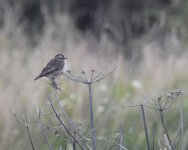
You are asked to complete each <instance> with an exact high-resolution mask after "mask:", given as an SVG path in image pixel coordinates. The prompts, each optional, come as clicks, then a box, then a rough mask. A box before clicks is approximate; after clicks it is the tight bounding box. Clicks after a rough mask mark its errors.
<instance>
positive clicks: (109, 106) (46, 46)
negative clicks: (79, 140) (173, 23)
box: [0, 11, 188, 150]
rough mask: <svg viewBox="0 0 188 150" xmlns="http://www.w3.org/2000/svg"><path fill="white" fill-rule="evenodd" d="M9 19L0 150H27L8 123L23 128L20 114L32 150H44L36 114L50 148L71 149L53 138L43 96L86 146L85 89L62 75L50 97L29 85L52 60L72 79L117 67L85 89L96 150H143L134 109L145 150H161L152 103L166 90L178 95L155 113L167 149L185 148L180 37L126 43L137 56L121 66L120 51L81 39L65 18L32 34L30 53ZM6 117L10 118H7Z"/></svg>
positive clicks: (0, 51)
mask: <svg viewBox="0 0 188 150" xmlns="http://www.w3.org/2000/svg"><path fill="white" fill-rule="evenodd" d="M14 15H15V14H14V13H12V12H11V11H8V12H7V13H6V17H5V22H4V25H3V27H2V28H1V29H0V110H1V114H0V133H1V135H0V149H2V150H17V149H27V150H29V149H32V147H31V144H30V141H29V137H28V133H27V131H28V130H26V127H25V126H24V125H22V124H21V123H20V122H19V121H17V120H16V118H17V119H20V120H23V121H25V118H24V114H27V116H28V120H29V124H31V125H30V126H29V127H30V131H31V137H32V141H33V142H34V146H35V147H36V149H40V150H46V149H49V148H48V145H47V143H46V142H45V138H44V137H43V133H42V130H41V126H40V121H39V118H38V113H37V108H40V110H41V112H43V113H44V114H42V126H43V127H44V128H45V130H46V134H47V136H48V140H49V143H50V144H52V146H53V149H60V146H61V145H62V146H63V148H64V147H65V145H66V143H68V144H67V149H68V150H71V149H73V146H72V145H73V144H71V142H70V139H71V138H70V137H69V136H66V134H65V133H64V132H62V131H61V128H60V127H59V121H57V118H56V117H55V115H54V112H53V110H52V108H51V106H50V105H49V95H50V96H51V99H52V101H54V102H55V104H54V106H55V107H56V108H57V110H58V111H60V108H59V106H60V105H59V104H58V103H57V102H56V101H55V100H56V99H59V101H60V104H61V106H63V108H64V110H65V112H66V113H67V115H68V116H69V119H71V120H72V121H73V122H74V123H75V124H76V128H78V129H79V133H80V134H82V135H88V136H86V137H85V140H86V141H87V143H89V145H90V147H92V141H91V134H89V133H90V132H91V131H90V107H89V104H90V103H89V95H88V87H87V85H84V84H80V83H76V82H74V81H72V80H70V79H68V78H67V77H65V76H62V77H61V78H60V79H59V80H58V82H59V84H60V87H61V89H62V90H61V91H60V92H58V93H57V95H58V98H56V97H54V90H53V89H52V88H51V87H50V85H49V84H48V83H49V81H48V80H45V79H41V80H37V81H34V80H33V79H34V78H35V77H36V76H37V75H38V74H39V72H40V71H41V69H42V68H43V67H44V65H46V63H47V62H48V61H49V60H50V59H51V58H52V57H54V55H55V54H57V53H63V54H64V55H65V56H66V57H68V70H71V71H72V72H74V73H76V74H81V72H82V71H85V72H86V74H91V70H92V69H94V70H95V71H96V72H102V73H104V74H106V73H108V72H110V71H111V70H113V69H114V68H115V67H116V66H118V67H117V69H116V70H115V71H114V72H113V73H112V74H111V75H109V76H108V78H106V79H104V80H102V81H100V82H97V83H95V84H93V85H92V94H93V113H94V121H95V122H94V123H95V131H96V141H97V149H99V150H102V149H110V147H111V146H113V144H119V145H121V146H122V147H118V145H116V146H115V147H113V148H112V149H117V148H118V149H120V150H122V149H125V148H126V149H129V150H142V149H147V144H146V137H145V130H144V123H143V121H144V120H143V118H142V113H143V111H141V107H140V105H143V106H144V110H145V117H146V123H147V130H148V136H149V144H150V148H151V149H160V148H161V149H164V148H165V147H166V148H167V149H169V147H168V146H169V141H168V139H167V137H166V135H165V134H164V129H163V126H162V125H163V124H162V123H161V120H160V119H161V118H160V110H159V107H158V106H156V104H155V102H154V100H157V99H158V98H159V97H160V96H161V95H162V96H163V98H164V99H163V100H165V99H166V97H168V96H169V95H168V94H167V93H171V92H173V91H182V94H181V95H180V96H178V98H177V100H176V97H175V98H174V97H173V95H170V96H172V97H173V98H172V97H171V98H170V99H169V100H170V102H169V101H168V102H167V104H169V105H170V107H169V108H168V109H167V110H164V111H163V113H164V114H163V116H164V121H165V126H166V128H167V130H168V133H169V136H170V139H171V140H172V142H173V141H174V140H175V139H177V140H176V142H175V145H174V146H176V147H175V148H174V149H177V150H178V149H179V150H180V149H182V150H186V149H188V142H187V141H188V138H187V137H188V130H187V124H188V123H187V117H188V116H187V113H188V111H187V110H188V102H187V101H188V91H187V87H188V86H187V85H188V79H187V77H188V70H187V68H186V67H187V66H188V59H187V58H188V46H187V44H186V43H187V39H186V37H184V38H180V37H178V35H177V33H176V32H170V33H168V34H167V35H166V36H165V37H163V39H160V37H158V36H157V34H156V33H155V32H156V30H155V29H153V30H151V31H149V32H148V33H147V34H145V35H143V36H142V37H140V38H139V39H136V40H133V41H132V43H131V46H132V51H136V52H138V54H137V53H134V56H133V57H132V58H131V59H125V57H124V56H123V53H122V52H121V51H118V50H117V49H121V48H120V47H121V46H122V45H118V44H117V43H115V42H113V41H111V39H109V38H108V37H107V36H106V35H105V34H104V35H101V39H100V40H99V41H98V40H96V39H95V38H94V37H93V36H92V34H90V33H89V32H88V33H87V34H85V35H83V34H81V33H80V32H79V31H77V30H76V29H75V27H74V25H73V23H72V20H71V19H70V18H69V16H68V15H67V14H58V13H57V14H56V15H55V18H54V20H53V21H51V20H49V21H48V23H47V25H46V27H45V32H44V33H43V35H38V36H37V35H36V37H38V39H37V40H38V44H37V46H32V43H30V42H29V40H28V38H27V36H26V35H25V34H24V32H23V28H22V26H21V25H18V24H17V23H16V22H17V20H16V17H15V16H14ZM124 49H126V47H124ZM174 99H175V102H174ZM137 105H138V106H137ZM133 106H134V107H133ZM147 106H149V107H147ZM155 108H156V109H157V110H155ZM11 112H12V113H13V114H16V115H15V117H14V116H13V115H11ZM181 117H182V118H181ZM64 119H65V118H64ZM65 124H66V125H68V122H66V121H65ZM182 124H183V125H182ZM182 126H183V135H182V130H181V127H182ZM68 127H69V130H70V131H71V132H72V129H71V127H70V126H68ZM178 132H179V134H178V136H177V133H178ZM66 141H69V142H66ZM105 146H106V147H105ZM153 147H154V148H153ZM77 149H79V147H78V145H77Z"/></svg>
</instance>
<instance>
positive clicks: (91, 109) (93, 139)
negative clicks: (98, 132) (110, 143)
mask: <svg viewBox="0 0 188 150" xmlns="http://www.w3.org/2000/svg"><path fill="white" fill-rule="evenodd" d="M88 86H89V100H90V115H91V116H90V118H91V131H92V132H91V133H92V141H93V150H96V137H95V128H94V118H93V99H92V90H91V84H88Z"/></svg>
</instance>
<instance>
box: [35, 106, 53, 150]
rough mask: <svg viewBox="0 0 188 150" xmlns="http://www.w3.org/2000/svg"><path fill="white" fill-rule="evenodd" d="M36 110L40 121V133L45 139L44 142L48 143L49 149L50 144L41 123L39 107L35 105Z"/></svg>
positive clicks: (50, 147)
mask: <svg viewBox="0 0 188 150" xmlns="http://www.w3.org/2000/svg"><path fill="white" fill-rule="evenodd" d="M37 112H38V117H39V123H40V126H41V129H42V134H43V136H44V139H45V141H46V143H47V145H48V148H49V150H52V145H51V144H50V143H49V141H48V137H47V135H46V132H45V129H44V127H43V125H42V120H41V112H40V109H39V108H38V107H37Z"/></svg>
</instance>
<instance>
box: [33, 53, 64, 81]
mask: <svg viewBox="0 0 188 150" xmlns="http://www.w3.org/2000/svg"><path fill="white" fill-rule="evenodd" d="M65 59H67V58H66V57H65V56H64V55H62V54H57V55H56V56H55V57H54V58H53V59H52V60H50V61H49V62H48V64H47V65H46V66H45V67H44V69H43V70H42V72H41V73H40V74H39V75H38V76H37V77H36V78H35V79H34V80H37V79H39V78H42V77H47V78H49V79H50V80H54V78H55V77H57V76H59V75H61V74H62V73H63V72H64V71H65V65H66V64H65Z"/></svg>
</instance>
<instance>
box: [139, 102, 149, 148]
mask: <svg viewBox="0 0 188 150" xmlns="http://www.w3.org/2000/svg"><path fill="white" fill-rule="evenodd" d="M140 107H141V111H142V119H143V122H144V130H145V134H146V142H147V149H148V150H150V146H149V137H148V130H147V124H146V117H145V111H144V106H143V105H140Z"/></svg>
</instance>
